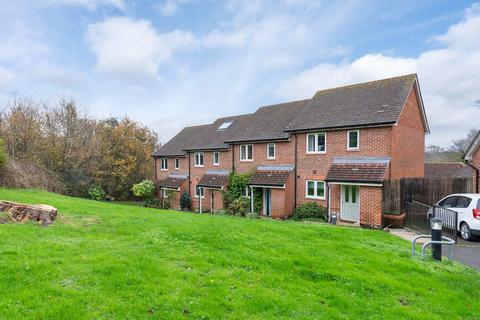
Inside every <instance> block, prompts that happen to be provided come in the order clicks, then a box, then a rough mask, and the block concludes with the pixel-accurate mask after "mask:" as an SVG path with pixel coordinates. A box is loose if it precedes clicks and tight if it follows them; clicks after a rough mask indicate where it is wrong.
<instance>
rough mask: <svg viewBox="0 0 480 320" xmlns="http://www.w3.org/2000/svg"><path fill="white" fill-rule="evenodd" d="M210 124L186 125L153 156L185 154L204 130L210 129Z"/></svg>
mask: <svg viewBox="0 0 480 320" xmlns="http://www.w3.org/2000/svg"><path fill="white" fill-rule="evenodd" d="M208 126H209V125H200V126H194V127H186V128H184V129H183V130H182V131H180V132H179V133H178V134H177V135H176V136H174V137H173V138H172V139H170V140H169V141H168V142H167V143H166V144H164V145H163V146H162V147H161V148H160V149H158V150H157V151H155V152H154V153H153V154H152V156H153V157H162V156H163V157H169V156H185V155H186V153H185V151H184V149H185V148H188V147H189V146H191V145H195V144H196V143H197V141H198V140H199V139H200V137H202V136H203V132H204V131H206V130H207V129H208Z"/></svg>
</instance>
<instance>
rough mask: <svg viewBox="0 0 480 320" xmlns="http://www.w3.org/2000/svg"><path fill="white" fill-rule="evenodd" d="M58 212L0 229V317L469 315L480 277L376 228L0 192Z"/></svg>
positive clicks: (478, 313) (475, 308)
mask: <svg viewBox="0 0 480 320" xmlns="http://www.w3.org/2000/svg"><path fill="white" fill-rule="evenodd" d="M0 199H7V200H13V201H19V202H26V203H44V204H50V205H53V206H55V207H57V208H58V209H59V211H60V217H59V219H58V220H57V221H56V222H55V223H54V224H53V225H52V226H50V227H48V228H43V227H40V226H37V225H35V224H17V225H15V224H8V225H0V318H1V319H225V318H229V319H319V318H320V319H321V318H324V319H332V318H334V319H364V318H365V319H479V318H480V274H479V273H477V272H475V271H473V270H472V269H469V268H467V267H464V266H462V265H461V264H458V263H451V262H446V261H445V262H441V263H438V262H433V261H430V260H426V261H422V260H420V259H419V258H417V259H412V258H410V256H409V250H410V247H409V243H408V242H406V241H403V240H400V239H397V238H396V237H394V236H391V235H389V234H388V233H385V232H382V231H373V230H366V229H360V228H346V227H335V226H329V225H323V224H306V223H298V222H283V221H273V220H267V219H262V220H250V219H244V218H237V217H228V216H210V215H199V214H192V213H182V212H173V211H160V210H156V209H144V208H141V207H135V206H125V205H120V204H109V203H101V202H94V201H89V200H82V199H76V198H70V197H63V196H59V195H55V194H52V193H47V192H41V191H25V190H23V191H20V190H5V189H0Z"/></svg>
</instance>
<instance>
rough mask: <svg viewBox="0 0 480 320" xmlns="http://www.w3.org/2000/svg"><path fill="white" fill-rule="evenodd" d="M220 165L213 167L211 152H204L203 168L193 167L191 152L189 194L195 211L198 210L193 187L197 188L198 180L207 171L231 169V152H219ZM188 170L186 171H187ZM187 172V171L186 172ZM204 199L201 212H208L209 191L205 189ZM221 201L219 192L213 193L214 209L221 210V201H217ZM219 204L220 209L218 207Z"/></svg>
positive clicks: (209, 203)
mask: <svg viewBox="0 0 480 320" xmlns="http://www.w3.org/2000/svg"><path fill="white" fill-rule="evenodd" d="M219 153H220V163H219V165H218V166H214V165H213V152H212V151H206V152H204V153H203V167H195V153H194V152H192V153H191V155H190V181H191V185H190V194H191V199H192V206H193V208H194V209H195V210H198V209H199V208H200V206H199V201H198V200H199V198H195V187H196V186H197V184H198V182H199V181H200V179H201V178H202V177H203V175H204V174H205V173H207V171H209V170H229V171H231V168H232V153H231V151H230V150H229V151H220V152H219ZM187 170H188V169H187ZM187 172H188V171H187ZM204 195H205V198H203V199H202V210H204V209H208V210H210V206H211V190H209V189H205V191H204ZM218 199H221V196H219V192H218V191H217V192H216V193H215V208H216V209H218V210H219V209H222V208H223V201H218ZM220 204H221V207H219V205H220Z"/></svg>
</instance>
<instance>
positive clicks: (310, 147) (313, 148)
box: [307, 132, 327, 153]
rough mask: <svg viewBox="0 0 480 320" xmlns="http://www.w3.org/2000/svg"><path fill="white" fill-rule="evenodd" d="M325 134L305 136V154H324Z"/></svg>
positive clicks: (325, 147)
mask: <svg viewBox="0 0 480 320" xmlns="http://www.w3.org/2000/svg"><path fill="white" fill-rule="evenodd" d="M326 150H327V134H326V133H325V132H320V133H309V134H307V153H325V152H326Z"/></svg>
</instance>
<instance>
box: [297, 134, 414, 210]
mask: <svg viewBox="0 0 480 320" xmlns="http://www.w3.org/2000/svg"><path fill="white" fill-rule="evenodd" d="M347 132H348V130H338V131H328V132H327V144H326V151H327V152H326V153H325V154H307V153H306V150H307V149H306V148H307V146H306V134H305V133H300V134H297V139H298V155H297V157H298V158H297V204H298V205H300V204H303V203H306V202H311V201H314V202H317V203H318V204H320V205H322V206H326V205H327V199H325V200H315V199H308V198H306V197H305V194H306V190H305V186H306V185H305V184H306V180H321V181H323V180H325V178H326V176H327V172H328V168H329V167H330V165H331V163H332V162H333V160H334V159H335V158H337V157H351V158H353V157H389V156H390V141H391V139H390V133H391V127H380V128H365V129H359V132H360V145H359V146H360V147H359V149H358V150H355V151H353V150H347ZM422 154H423V151H422Z"/></svg>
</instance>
